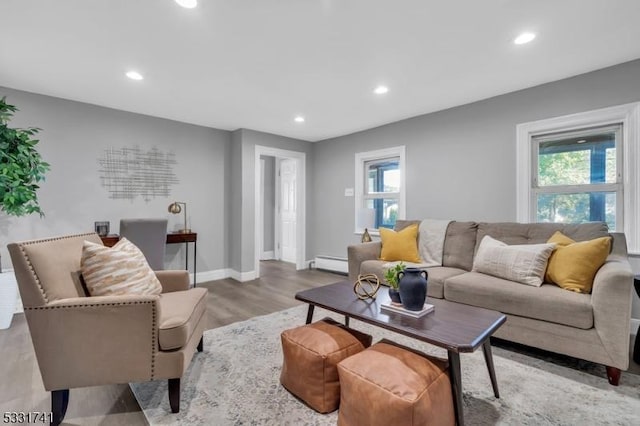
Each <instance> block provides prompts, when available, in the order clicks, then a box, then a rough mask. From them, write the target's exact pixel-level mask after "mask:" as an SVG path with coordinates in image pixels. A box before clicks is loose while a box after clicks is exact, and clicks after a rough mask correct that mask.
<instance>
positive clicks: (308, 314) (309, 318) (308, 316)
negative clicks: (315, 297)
mask: <svg viewBox="0 0 640 426" xmlns="http://www.w3.org/2000/svg"><path fill="white" fill-rule="evenodd" d="M314 308H315V305H309V310H308V311H307V322H306V323H305V324H311V320H312V319H313V309H314Z"/></svg>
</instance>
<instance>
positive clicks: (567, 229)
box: [474, 222, 609, 252]
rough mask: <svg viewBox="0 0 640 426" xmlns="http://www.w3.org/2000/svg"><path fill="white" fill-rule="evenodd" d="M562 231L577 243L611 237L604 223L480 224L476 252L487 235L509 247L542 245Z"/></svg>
mask: <svg viewBox="0 0 640 426" xmlns="http://www.w3.org/2000/svg"><path fill="white" fill-rule="evenodd" d="M556 231H560V232H562V233H563V234H564V235H566V236H568V237H569V238H572V239H573V240H575V241H586V240H592V239H594V238H599V237H606V236H608V235H609V230H608V228H607V224H606V223H604V222H589V223H580V224H564V223H513V222H502V223H500V222H498V223H479V224H478V236H477V239H476V244H475V250H474V252H475V251H477V250H478V246H479V245H480V241H482V238H483V237H484V236H485V235H490V236H491V237H493V238H495V239H496V240H500V241H502V242H505V243H507V244H509V245H512V244H541V243H546V242H547V240H548V239H549V238H550V237H551V236H552V235H553V234H554V233H555V232H556Z"/></svg>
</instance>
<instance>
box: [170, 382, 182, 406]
mask: <svg viewBox="0 0 640 426" xmlns="http://www.w3.org/2000/svg"><path fill="white" fill-rule="evenodd" d="M169 405H170V406H171V412H172V413H178V412H180V378H177V379H169Z"/></svg>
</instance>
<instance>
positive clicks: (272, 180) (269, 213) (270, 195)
mask: <svg viewBox="0 0 640 426" xmlns="http://www.w3.org/2000/svg"><path fill="white" fill-rule="evenodd" d="M260 159H262V160H264V208H263V213H264V217H263V224H262V227H263V229H264V236H263V244H262V250H263V251H273V250H274V244H275V243H274V242H275V229H274V227H275V222H274V221H275V208H276V158H275V157H269V156H267V155H261V156H260Z"/></svg>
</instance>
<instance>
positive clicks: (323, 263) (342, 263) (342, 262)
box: [314, 256, 349, 275]
mask: <svg viewBox="0 0 640 426" xmlns="http://www.w3.org/2000/svg"><path fill="white" fill-rule="evenodd" d="M314 263H315V267H316V269H321V270H323V271H330V272H336V273H339V274H344V275H347V274H348V273H349V263H348V262H347V259H345V258H344V257H336V256H316V258H315V261H314Z"/></svg>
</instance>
